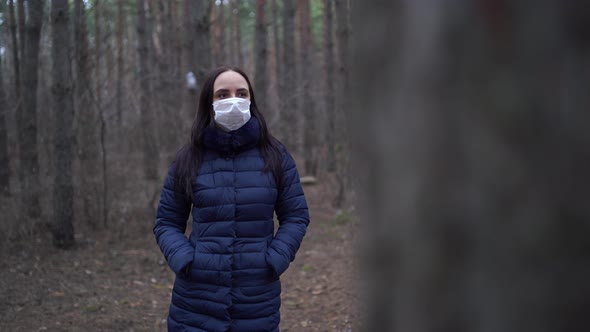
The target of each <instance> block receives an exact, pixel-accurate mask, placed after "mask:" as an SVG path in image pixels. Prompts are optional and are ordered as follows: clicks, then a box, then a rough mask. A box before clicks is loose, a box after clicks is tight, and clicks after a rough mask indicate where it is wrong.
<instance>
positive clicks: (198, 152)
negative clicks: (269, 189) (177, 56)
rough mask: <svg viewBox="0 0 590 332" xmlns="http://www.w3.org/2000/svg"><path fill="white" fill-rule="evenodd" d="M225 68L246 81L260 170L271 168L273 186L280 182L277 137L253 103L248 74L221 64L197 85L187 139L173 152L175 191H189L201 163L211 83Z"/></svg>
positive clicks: (210, 110) (211, 90) (208, 116)
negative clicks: (255, 123) (256, 126)
mask: <svg viewBox="0 0 590 332" xmlns="http://www.w3.org/2000/svg"><path fill="white" fill-rule="evenodd" d="M226 71H235V72H236V73H238V74H240V75H242V76H243V77H244V79H245V80H246V82H247V83H248V90H250V91H249V92H250V114H251V116H252V117H254V118H256V119H258V122H259V123H260V145H259V146H260V150H261V152H262V156H263V158H264V171H265V172H268V171H271V172H272V174H273V177H274V179H275V182H276V184H277V187H279V186H280V185H281V173H282V167H281V160H282V157H281V156H282V153H281V148H280V143H279V141H278V140H277V139H276V138H274V137H273V136H272V135H271V134H270V132H269V131H268V127H267V126H266V121H265V120H264V116H262V113H260V111H259V110H258V107H257V106H256V98H254V90H253V89H252V84H251V83H250V79H249V78H248V75H246V73H244V71H243V70H241V69H240V68H236V67H227V66H222V67H218V68H216V69H214V70H213V71H211V72H210V73H209V76H207V79H205V82H203V86H202V87H201V95H200V97H199V109H198V110H197V115H196V117H195V120H194V121H193V125H192V128H191V136H190V139H189V141H188V142H186V143H185V144H184V146H183V147H182V148H180V150H179V151H178V153H177V154H176V159H175V161H174V163H173V164H174V170H175V177H174V179H173V187H174V190H175V191H177V192H184V193H185V194H186V195H187V196H189V197H190V195H191V190H192V188H191V183H192V180H193V178H194V177H195V176H196V174H197V170H198V169H199V165H200V164H201V158H202V152H203V131H204V129H205V128H206V127H207V126H209V125H212V123H211V122H212V117H211V114H212V113H213V92H214V91H213V87H214V84H215V80H216V79H217V76H219V75H220V74H221V73H224V72H226Z"/></svg>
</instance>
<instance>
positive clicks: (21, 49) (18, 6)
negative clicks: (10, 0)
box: [16, 0, 27, 61]
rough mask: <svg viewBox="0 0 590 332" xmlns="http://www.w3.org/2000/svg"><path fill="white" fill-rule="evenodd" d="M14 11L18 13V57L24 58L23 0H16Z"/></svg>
mask: <svg viewBox="0 0 590 332" xmlns="http://www.w3.org/2000/svg"><path fill="white" fill-rule="evenodd" d="M16 11H17V15H18V37H19V38H20V40H19V42H20V43H19V48H18V51H19V58H20V59H23V61H24V58H25V39H26V36H25V32H26V24H27V23H26V17H25V0H18V1H17V3H16Z"/></svg>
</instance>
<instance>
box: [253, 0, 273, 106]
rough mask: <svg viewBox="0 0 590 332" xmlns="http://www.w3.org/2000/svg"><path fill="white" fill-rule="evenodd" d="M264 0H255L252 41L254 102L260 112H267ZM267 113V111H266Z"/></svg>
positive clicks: (266, 47)
mask: <svg viewBox="0 0 590 332" xmlns="http://www.w3.org/2000/svg"><path fill="white" fill-rule="evenodd" d="M265 11H266V0H256V40H255V43H254V50H255V53H256V56H255V59H254V61H255V69H254V90H255V91H256V103H257V105H258V108H259V109H260V111H261V112H263V113H267V112H269V111H270V110H269V109H268V100H267V96H266V95H267V89H268V70H267V65H268V46H267V38H268V33H267V31H266V18H265ZM267 114H268V113H267Z"/></svg>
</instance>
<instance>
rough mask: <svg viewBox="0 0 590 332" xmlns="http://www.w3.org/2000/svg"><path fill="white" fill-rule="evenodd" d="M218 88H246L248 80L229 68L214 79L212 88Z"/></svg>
mask: <svg viewBox="0 0 590 332" xmlns="http://www.w3.org/2000/svg"><path fill="white" fill-rule="evenodd" d="M219 89H228V90H232V89H248V82H246V79H245V78H244V77H243V76H242V75H240V74H239V73H237V72H235V71H231V70H229V71H226V72H223V73H221V74H219V76H217V78H216V79H215V83H214V84H213V90H215V91H217V90H219Z"/></svg>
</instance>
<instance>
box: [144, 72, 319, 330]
mask: <svg viewBox="0 0 590 332" xmlns="http://www.w3.org/2000/svg"><path fill="white" fill-rule="evenodd" d="M191 208H192V216H193V224H192V232H191V234H190V236H189V237H188V239H187V238H186V237H185V235H184V232H185V230H186V220H187V218H188V216H189V213H190V212H191ZM274 212H276V214H277V217H278V220H279V225H280V226H279V227H278V230H277V232H276V234H273V233H274V223H273V213H274ZM308 224H309V214H308V209H307V203H306V201H305V196H304V194H303V189H302V187H301V184H300V182H299V175H298V173H297V169H296V167H295V162H294V161H293V158H292V157H291V155H290V154H289V153H288V152H287V150H286V149H285V148H284V146H283V145H282V144H280V143H279V142H278V141H277V140H276V139H275V138H274V137H273V136H272V135H270V133H269V132H268V129H267V127H266V122H265V121H264V117H263V116H262V114H261V113H260V112H259V110H258V108H257V107H256V100H255V99H254V93H253V90H252V85H251V84H250V80H249V79H248V77H247V76H246V74H245V73H244V72H243V71H241V70H240V69H237V68H228V67H221V68H218V69H215V70H214V71H213V72H211V74H210V75H209V77H208V78H207V79H206V81H205V82H204V84H203V88H202V90H201V96H200V101H199V109H198V112H197V116H196V119H195V121H194V123H193V126H192V130H191V139H190V141H189V142H188V143H187V144H186V145H185V146H184V147H183V148H182V149H181V150H180V151H179V153H178V154H177V156H176V160H175V161H174V162H173V163H172V166H171V167H170V169H169V172H168V176H167V178H166V181H165V183H164V188H163V189H162V193H161V196H160V204H159V206H158V211H157V216H156V223H155V226H154V234H155V237H156V241H157V242H158V245H159V246H160V249H161V250H162V253H163V254H164V256H165V258H166V260H167V262H168V264H169V266H170V268H171V269H172V270H173V271H174V273H175V274H176V280H175V282H174V289H173V290H172V303H171V305H170V312H169V316H168V330H169V331H248V332H251V331H278V330H279V327H278V326H279V320H280V313H279V307H280V303H281V299H280V293H281V283H280V281H279V277H280V276H281V274H282V273H283V272H285V270H286V269H287V267H288V266H289V264H290V262H291V261H293V259H294V258H295V253H296V252H297V250H298V249H299V245H300V244H301V241H302V239H303V236H304V235H305V231H306V228H307V225H308Z"/></svg>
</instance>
